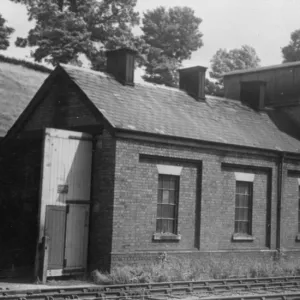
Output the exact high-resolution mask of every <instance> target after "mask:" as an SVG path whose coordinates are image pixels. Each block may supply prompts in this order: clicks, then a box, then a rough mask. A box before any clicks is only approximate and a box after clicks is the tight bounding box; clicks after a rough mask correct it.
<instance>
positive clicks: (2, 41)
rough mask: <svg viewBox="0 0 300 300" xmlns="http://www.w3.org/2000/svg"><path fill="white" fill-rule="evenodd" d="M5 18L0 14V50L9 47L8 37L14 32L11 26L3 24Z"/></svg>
mask: <svg viewBox="0 0 300 300" xmlns="http://www.w3.org/2000/svg"><path fill="white" fill-rule="evenodd" d="M5 23H6V20H5V19H4V18H3V17H2V15H1V14H0V50H6V49H7V48H8V47H9V37H10V35H11V34H12V33H13V32H14V29H13V28H12V27H9V26H6V25H5Z"/></svg>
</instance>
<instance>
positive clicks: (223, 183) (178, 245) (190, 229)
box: [112, 140, 300, 261]
mask: <svg viewBox="0 0 300 300" xmlns="http://www.w3.org/2000/svg"><path fill="white" fill-rule="evenodd" d="M140 154H142V155H149V156H153V159H140ZM159 156H160V157H164V158H163V159H158V157H159ZM174 159H175V160H174ZM176 159H177V160H176ZM181 160H193V161H194V162H193V163H189V164H187V163H182V162H181ZM201 161H202V193H201V212H200V211H199V214H200V213H201V218H200V222H201V223H200V251H203V252H205V251H220V250H224V251H226V250H228V251H239V250H243V251H245V250H249V251H261V250H267V249H269V248H268V247H267V243H266V226H267V225H266V212H267V198H268V196H267V190H268V183H269V184H270V185H271V186H272V191H271V192H270V197H271V200H270V201H271V213H272V218H271V233H270V235H271V249H275V243H276V240H275V238H276V208H277V195H276V174H277V173H276V170H277V167H276V162H275V161H273V160H272V159H269V158H266V157H257V156H254V155H252V154H251V152H249V154H247V155H246V154H245V155H243V156H242V155H241V154H237V153H235V152H234V149H233V152H231V153H229V152H227V153H221V152H216V151H205V150H200V149H193V148H190V149H188V148H187V147H179V146H170V145H159V144H150V143H142V142H135V141H130V140H118V141H117V144H116V166H115V169H116V177H115V202H114V218H113V241H112V253H113V260H114V261H115V260H119V259H122V256H123V257H124V259H125V257H127V258H126V259H129V260H130V258H128V256H130V255H131V254H133V253H140V254H141V253H144V254H145V255H146V253H149V251H150V253H152V252H153V251H154V252H155V253H158V252H161V251H167V250H172V251H175V252H178V253H179V252H182V251H184V252H190V251H192V252H198V251H199V250H198V249H197V238H199V236H197V228H196V226H197V223H196V214H197V212H196V211H195V210H196V201H197V197H196V189H197V186H196V182H197V167H199V164H197V162H199V163H200V162H201ZM157 163H160V164H161V163H166V164H179V165H182V166H183V170H182V173H181V177H180V198H179V225H178V229H179V232H180V234H181V235H182V239H181V241H179V242H154V241H153V239H152V235H153V233H154V232H155V224H156V209H157V208H156V205H157V181H158V172H157V167H156V164H157ZM222 163H230V164H236V165H246V166H251V168H250V169H249V170H241V169H240V168H237V169H235V168H223V167H222ZM262 168H265V169H262ZM267 170H270V172H269V173H268V172H267ZM235 171H236V172H244V171H248V172H250V173H255V181H254V204H253V209H254V210H253V236H254V238H255V239H254V241H253V242H232V240H231V238H232V234H233V232H234V206H235V196H234V193H235V177H234V172H235ZM268 174H272V175H268ZM299 250H300V249H299ZM154 252H153V253H154ZM122 253H123V255H122Z"/></svg>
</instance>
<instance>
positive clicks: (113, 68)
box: [106, 48, 137, 85]
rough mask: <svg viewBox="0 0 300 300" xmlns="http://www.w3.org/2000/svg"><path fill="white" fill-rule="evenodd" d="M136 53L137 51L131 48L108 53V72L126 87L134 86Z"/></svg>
mask: <svg viewBox="0 0 300 300" xmlns="http://www.w3.org/2000/svg"><path fill="white" fill-rule="evenodd" d="M136 53H137V52H136V51H135V50H132V49H129V48H120V49H118V50H110V51H107V52H106V56H107V72H108V73H110V74H111V75H113V76H114V77H115V78H116V80H118V81H119V82H121V83H122V84H124V85H134V61H135V55H136Z"/></svg>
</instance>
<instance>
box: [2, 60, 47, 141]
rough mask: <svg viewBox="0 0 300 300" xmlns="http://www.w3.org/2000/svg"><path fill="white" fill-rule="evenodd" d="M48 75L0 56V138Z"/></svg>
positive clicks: (20, 62)
mask: <svg viewBox="0 0 300 300" xmlns="http://www.w3.org/2000/svg"><path fill="white" fill-rule="evenodd" d="M4 59H5V61H4ZM49 73H50V71H49ZM49 73H45V72H41V71H37V70H33V69H32V68H29V67H28V66H24V65H22V61H17V60H14V59H8V58H5V57H3V56H1V55H0V137H3V136H5V134H6V133H7V131H8V130H9V128H10V127H11V126H12V125H13V123H14V122H15V121H16V120H17V118H18V117H19V115H20V114H21V113H22V111H23V110H24V109H25V107H26V106H27V105H28V103H29V102H30V101H31V99H32V98H33V96H34V95H35V93H36V92H37V90H38V89H39V88H40V86H41V85H42V83H43V81H44V80H45V79H46V77H47V76H48V75H49Z"/></svg>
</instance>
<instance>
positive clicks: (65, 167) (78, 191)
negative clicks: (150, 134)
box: [39, 128, 92, 276]
mask: <svg viewBox="0 0 300 300" xmlns="http://www.w3.org/2000/svg"><path fill="white" fill-rule="evenodd" d="M91 162H92V138H91V136H90V135H88V134H84V133H81V132H73V131H66V130H58V129H52V128H47V129H46V131H45V140H44V157H43V170H42V183H41V203H40V231H39V239H40V240H41V239H42V237H43V236H44V235H45V234H46V232H45V218H46V207H47V206H49V205H52V206H62V207H65V208H66V222H65V228H62V231H65V232H66V234H65V239H64V241H63V242H64V245H63V247H61V246H62V245H58V243H57V242H56V243H55V244H53V245H52V244H50V248H51V247H59V249H58V248H57V249H52V250H51V251H52V253H58V252H59V251H62V250H61V249H63V252H64V253H59V255H63V257H64V263H63V266H62V267H61V269H59V268H57V266H56V272H55V273H53V272H52V273H51V265H50V266H49V267H50V268H49V269H50V273H49V275H52V276H55V275H61V274H62V273H63V269H68V268H69V269H70V268H85V267H86V256H87V241H88V219H89V215H88V214H89V204H90V186H91ZM53 220H55V218H53ZM51 226H53V225H51V224H47V227H48V228H51ZM52 240H53V241H54V240H55V239H52ZM50 241H51V237H50Z"/></svg>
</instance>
